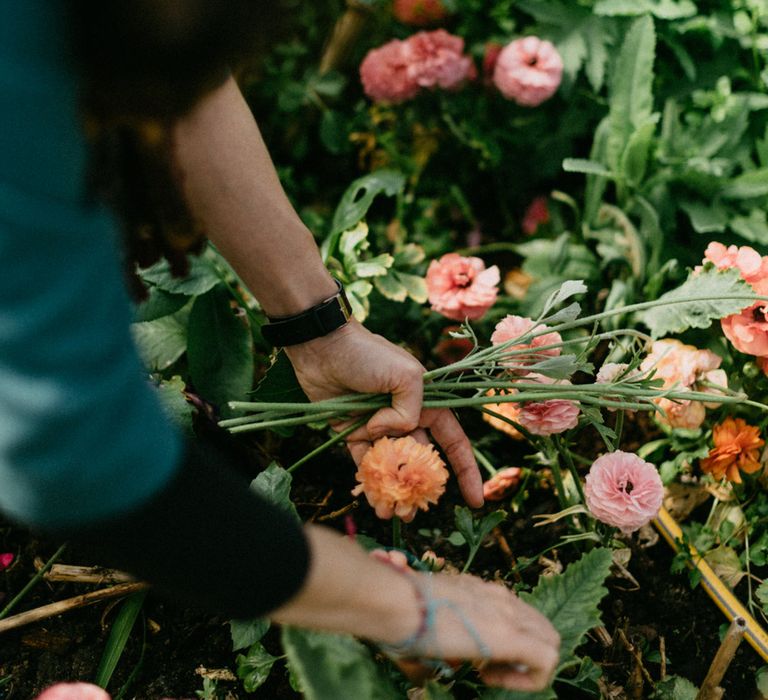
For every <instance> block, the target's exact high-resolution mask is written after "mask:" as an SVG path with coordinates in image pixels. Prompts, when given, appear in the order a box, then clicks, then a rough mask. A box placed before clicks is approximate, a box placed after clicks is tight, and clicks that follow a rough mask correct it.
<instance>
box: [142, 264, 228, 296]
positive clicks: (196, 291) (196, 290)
mask: <svg viewBox="0 0 768 700" xmlns="http://www.w3.org/2000/svg"><path fill="white" fill-rule="evenodd" d="M138 273H139V277H141V278H142V279H143V280H145V281H146V282H149V283H150V284H153V285H155V286H156V287H159V288H160V289H161V290H163V291H164V292H170V293H172V294H184V295H186V296H199V295H201V294H205V293H206V292H208V291H210V290H211V289H213V288H214V287H215V286H216V285H217V284H218V283H219V282H220V278H219V275H218V274H217V272H216V269H215V268H214V266H213V265H212V263H211V262H210V260H208V258H206V257H201V256H197V255H191V256H189V272H188V273H187V275H186V276H184V277H173V276H172V275H171V266H170V263H169V262H168V261H167V260H166V259H165V258H163V259H162V260H160V262H157V263H155V264H154V265H152V266H151V267H148V268H146V269H143V270H141V269H140V270H139V271H138Z"/></svg>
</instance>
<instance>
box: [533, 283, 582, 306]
mask: <svg viewBox="0 0 768 700" xmlns="http://www.w3.org/2000/svg"><path fill="white" fill-rule="evenodd" d="M587 291H588V289H587V285H586V284H584V280H565V282H563V283H562V284H561V285H560V289H558V290H557V291H556V292H554V293H553V294H552V295H551V296H550V297H549V299H547V301H546V303H545V304H544V308H545V309H551V308H552V307H553V306H557V305H558V304H562V303H563V302H564V301H565V300H566V299H570V298H571V297H572V296H575V295H576V294H586V292H587ZM572 306H573V305H571V306H570V307H568V308H569V309H570V308H571V307H572Z"/></svg>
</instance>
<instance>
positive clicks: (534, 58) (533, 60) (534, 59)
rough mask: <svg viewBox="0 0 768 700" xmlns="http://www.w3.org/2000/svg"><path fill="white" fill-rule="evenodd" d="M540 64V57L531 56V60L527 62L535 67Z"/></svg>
mask: <svg viewBox="0 0 768 700" xmlns="http://www.w3.org/2000/svg"><path fill="white" fill-rule="evenodd" d="M538 62H539V59H538V57H537V56H530V57H529V58H528V59H527V60H526V63H527V64H528V65H529V66H535V65H536V64H537V63H538Z"/></svg>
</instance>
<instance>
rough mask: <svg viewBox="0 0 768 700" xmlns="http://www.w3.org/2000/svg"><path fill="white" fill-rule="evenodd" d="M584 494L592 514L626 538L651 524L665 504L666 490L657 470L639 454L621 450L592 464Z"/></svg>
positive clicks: (606, 455) (599, 458) (610, 453)
mask: <svg viewBox="0 0 768 700" xmlns="http://www.w3.org/2000/svg"><path fill="white" fill-rule="evenodd" d="M584 492H585V496H586V499H587V508H589V510H590V511H591V512H592V514H593V515H594V516H595V517H596V518H597V519H598V520H600V521H602V522H604V523H607V524H608V525H613V526H614V527H617V528H619V529H620V530H621V531H622V532H623V533H624V534H625V535H629V534H630V533H632V532H634V531H635V530H639V529H640V528H641V527H642V526H643V525H646V524H647V523H649V522H650V521H651V520H652V519H653V518H654V517H655V516H656V514H657V513H658V512H659V508H661V504H662V501H663V500H664V486H663V484H662V483H661V477H660V476H659V472H658V471H656V467H654V466H653V465H652V464H651V463H650V462H646V461H644V460H643V459H641V458H640V457H638V456H637V455H636V454H632V453H631V452H621V451H620V450H617V451H616V452H609V453H608V454H605V455H603V456H602V457H598V458H597V459H596V460H595V461H594V462H593V464H592V466H591V467H590V469H589V473H588V474H587V478H586V483H585V488H584Z"/></svg>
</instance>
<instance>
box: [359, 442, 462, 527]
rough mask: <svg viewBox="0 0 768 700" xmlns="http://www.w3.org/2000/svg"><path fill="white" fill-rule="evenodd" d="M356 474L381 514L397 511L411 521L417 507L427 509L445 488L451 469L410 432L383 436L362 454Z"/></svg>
mask: <svg viewBox="0 0 768 700" xmlns="http://www.w3.org/2000/svg"><path fill="white" fill-rule="evenodd" d="M355 478H356V479H357V480H358V481H359V482H360V483H359V484H358V485H357V486H356V487H355V488H354V489H353V490H352V495H353V496H359V495H360V494H361V493H364V494H365V497H366V498H367V499H368V503H370V504H371V505H372V506H373V507H374V508H375V509H376V515H378V516H379V517H380V518H391V517H392V516H393V515H397V516H398V517H399V518H402V519H403V521H405V522H406V523H407V522H410V521H411V520H413V517H414V516H415V515H416V511H417V510H418V509H419V508H421V510H427V508H428V507H429V504H430V503H437V499H438V498H440V496H441V495H442V494H443V491H445V482H446V481H448V470H447V469H446V468H445V464H444V463H443V460H442V459H440V455H438V453H437V450H435V448H434V446H432V445H422V444H421V443H420V442H417V441H416V440H415V439H414V438H412V437H411V436H410V435H408V436H406V437H401V438H387V437H383V438H380V439H379V440H377V441H376V442H375V443H373V446H372V447H371V448H370V449H369V450H368V452H366V453H365V454H364V455H363V459H362V460H361V462H360V466H359V467H358V469H357V473H356V474H355Z"/></svg>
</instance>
